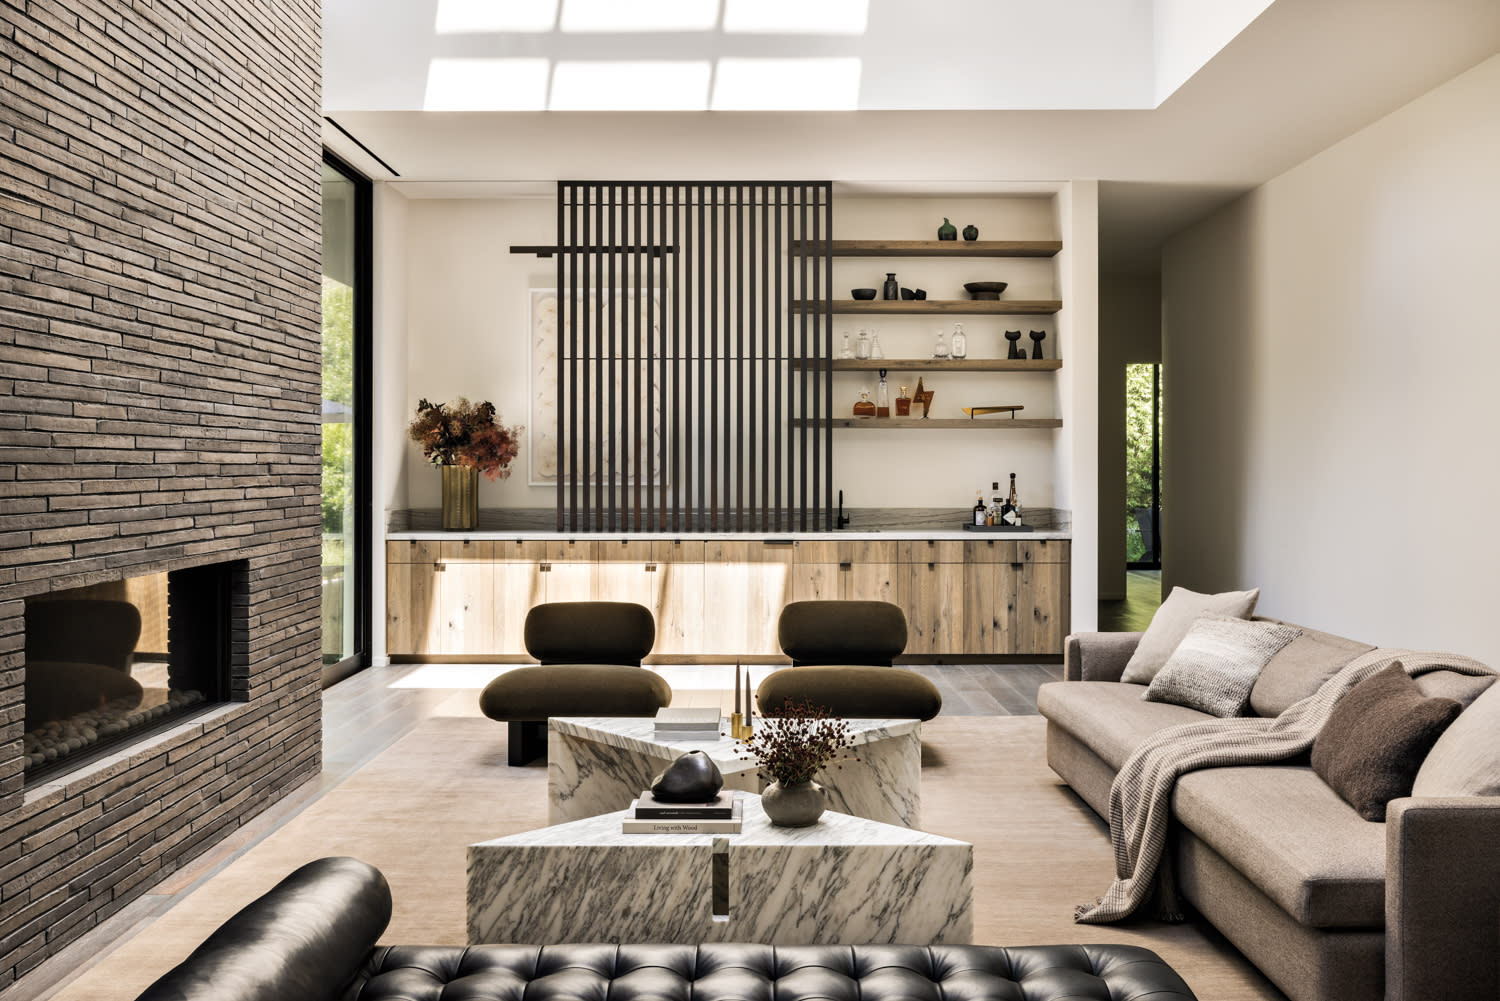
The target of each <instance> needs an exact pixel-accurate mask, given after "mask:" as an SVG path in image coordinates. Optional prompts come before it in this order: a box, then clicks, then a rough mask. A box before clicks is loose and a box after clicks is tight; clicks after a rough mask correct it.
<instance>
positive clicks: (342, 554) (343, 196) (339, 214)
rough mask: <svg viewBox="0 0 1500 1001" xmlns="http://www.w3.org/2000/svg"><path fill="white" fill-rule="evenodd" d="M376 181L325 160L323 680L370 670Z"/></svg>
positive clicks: (330, 158) (328, 158)
mask: <svg viewBox="0 0 1500 1001" xmlns="http://www.w3.org/2000/svg"><path fill="white" fill-rule="evenodd" d="M370 302H371V297H370V184H369V181H367V180H365V179H364V178H363V177H361V176H360V175H358V174H357V173H355V172H354V171H353V170H352V169H351V168H349V167H348V166H347V165H346V164H344V163H342V162H341V161H339V160H338V159H337V158H336V157H334V156H332V155H331V154H325V155H324V160H323V345H322V346H323V675H324V681H325V683H332V682H333V681H336V680H337V679H339V678H341V677H344V676H345V675H347V674H349V673H351V672H353V671H356V670H358V669H359V668H361V667H363V666H365V665H366V664H368V663H369V652H370V623H369V613H370V593H369V592H370V583H369V581H370V575H369V570H368V564H369V542H368V540H369V533H370V525H369V512H370V504H369V465H370V460H369V455H370V443H369V434H368V428H369V414H368V401H369V388H368V387H369V358H370V343H369V342H370Z"/></svg>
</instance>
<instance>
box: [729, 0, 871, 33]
mask: <svg viewBox="0 0 1500 1001" xmlns="http://www.w3.org/2000/svg"><path fill="white" fill-rule="evenodd" d="M869 22H870V0H725V3H724V30H725V31H726V32H743V33H747V34H748V33H752V32H758V33H763V34H782V35H863V34H864V33H865V28H866V27H868V25H869Z"/></svg>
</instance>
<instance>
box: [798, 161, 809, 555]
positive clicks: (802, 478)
mask: <svg viewBox="0 0 1500 1001" xmlns="http://www.w3.org/2000/svg"><path fill="white" fill-rule="evenodd" d="M797 239H798V240H799V241H800V242H802V243H803V244H806V242H807V185H805V184H804V185H799V186H798V188H797ZM798 263H799V268H800V273H799V274H798V280H797V299H798V301H799V302H801V303H802V308H801V309H800V310H799V311H798V315H799V317H800V322H799V329H798V336H799V338H800V342H801V343H800V346H799V348H798V352H797V356H798V357H799V358H801V359H802V364H803V367H802V378H801V379H800V380H799V382H800V385H799V387H798V392H799V395H800V397H801V399H800V402H799V403H798V405H797V414H798V416H799V417H800V418H801V419H802V420H801V423H800V425H799V430H800V438H801V440H800V441H799V442H798V448H797V452H798V459H799V463H798V469H797V472H798V476H797V521H798V525H799V526H800V530H801V531H803V532H805V531H807V472H808V470H807V432H808V427H807V422H808V417H809V415H808V410H807V383H808V369H807V362H808V345H807V313H808V310H807V306H808V294H807V288H808V286H807V255H806V254H803V255H802V256H801V257H800V258H799V259H798Z"/></svg>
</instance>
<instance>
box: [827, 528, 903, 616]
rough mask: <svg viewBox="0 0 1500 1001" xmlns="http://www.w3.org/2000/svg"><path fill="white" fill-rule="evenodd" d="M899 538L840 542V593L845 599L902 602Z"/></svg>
mask: <svg viewBox="0 0 1500 1001" xmlns="http://www.w3.org/2000/svg"><path fill="white" fill-rule="evenodd" d="M900 550H901V544H900V543H899V542H869V541H860V542H844V543H840V544H839V594H838V596H839V597H840V598H841V599H843V600H844V601H888V602H890V603H891V604H893V605H899V604H901V595H900V580H901V574H900V571H899V570H898V567H899V566H900V563H899V560H900V555H901V553H900Z"/></svg>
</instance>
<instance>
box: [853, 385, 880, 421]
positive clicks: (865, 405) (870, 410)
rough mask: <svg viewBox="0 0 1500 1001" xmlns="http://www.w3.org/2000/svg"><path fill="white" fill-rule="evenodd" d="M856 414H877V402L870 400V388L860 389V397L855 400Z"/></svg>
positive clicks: (864, 415)
mask: <svg viewBox="0 0 1500 1001" xmlns="http://www.w3.org/2000/svg"><path fill="white" fill-rule="evenodd" d="M854 416H855V417H874V416H875V404H873V403H871V402H870V391H869V390H868V389H861V390H860V391H859V399H858V400H857V401H855V404H854Z"/></svg>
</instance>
